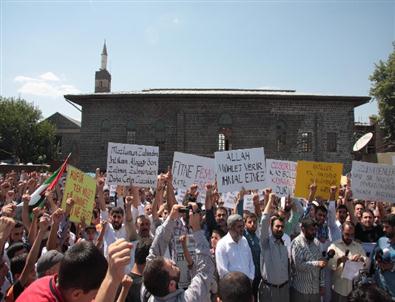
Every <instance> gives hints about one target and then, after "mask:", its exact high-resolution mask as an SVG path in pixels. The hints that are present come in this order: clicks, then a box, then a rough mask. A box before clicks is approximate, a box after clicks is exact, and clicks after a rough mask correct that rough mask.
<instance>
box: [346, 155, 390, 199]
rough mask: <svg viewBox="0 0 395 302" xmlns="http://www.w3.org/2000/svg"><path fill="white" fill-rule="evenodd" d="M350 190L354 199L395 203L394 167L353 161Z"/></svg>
mask: <svg viewBox="0 0 395 302" xmlns="http://www.w3.org/2000/svg"><path fill="white" fill-rule="evenodd" d="M351 189H352V192H353V196H354V198H358V199H364V200H372V201H390V202H393V203H395V166H391V165H381V164H373V163H367V162H360V161H353V162H352V170H351Z"/></svg>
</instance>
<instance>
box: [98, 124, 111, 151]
mask: <svg viewBox="0 0 395 302" xmlns="http://www.w3.org/2000/svg"><path fill="white" fill-rule="evenodd" d="M100 129H101V133H100V134H101V150H103V151H104V150H107V148H108V141H109V139H110V129H111V123H110V121H109V120H107V119H106V120H103V121H102V122H101V127H100Z"/></svg>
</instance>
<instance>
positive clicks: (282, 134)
mask: <svg viewBox="0 0 395 302" xmlns="http://www.w3.org/2000/svg"><path fill="white" fill-rule="evenodd" d="M286 144H287V124H286V123H285V122H284V121H282V120H280V121H277V123H276V149H277V152H280V151H283V150H284V149H286Z"/></svg>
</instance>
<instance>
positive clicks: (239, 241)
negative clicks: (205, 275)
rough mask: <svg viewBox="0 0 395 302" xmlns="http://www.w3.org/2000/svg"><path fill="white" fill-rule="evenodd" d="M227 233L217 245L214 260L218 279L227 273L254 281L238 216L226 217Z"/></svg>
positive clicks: (251, 261)
mask: <svg viewBox="0 0 395 302" xmlns="http://www.w3.org/2000/svg"><path fill="white" fill-rule="evenodd" d="M227 225H228V229H229V232H228V234H227V235H226V236H225V237H223V238H222V239H221V240H220V241H219V242H218V244H217V248H216V250H215V259H216V262H217V270H218V274H219V277H220V278H223V277H224V276H225V275H226V274H227V273H229V272H241V273H244V274H245V275H247V277H248V278H250V279H251V282H252V281H253V280H254V276H255V267H254V261H253V259H252V253H251V249H250V247H249V245H248V242H247V239H245V237H243V231H244V222H243V218H242V217H241V216H240V215H239V214H233V215H230V216H229V217H228V220H227Z"/></svg>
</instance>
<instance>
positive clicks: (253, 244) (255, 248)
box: [244, 230, 261, 278]
mask: <svg viewBox="0 0 395 302" xmlns="http://www.w3.org/2000/svg"><path fill="white" fill-rule="evenodd" d="M244 237H245V239H247V242H248V245H249V246H250V249H251V253H252V260H253V261H254V266H255V277H257V278H259V277H260V276H261V264H260V262H261V260H260V258H261V243H260V241H259V238H258V236H257V235H256V234H255V233H250V232H248V231H247V230H244Z"/></svg>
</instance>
